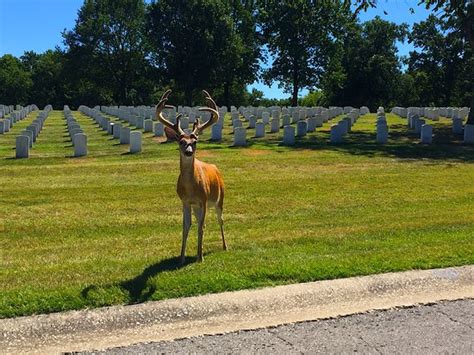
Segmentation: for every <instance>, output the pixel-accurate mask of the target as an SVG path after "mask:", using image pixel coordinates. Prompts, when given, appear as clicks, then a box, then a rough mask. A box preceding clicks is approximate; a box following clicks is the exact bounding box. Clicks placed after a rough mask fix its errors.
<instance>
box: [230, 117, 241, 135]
mask: <svg viewBox="0 0 474 355" xmlns="http://www.w3.org/2000/svg"><path fill="white" fill-rule="evenodd" d="M240 127H242V121H241V120H233V121H232V128H233V132H234V133H235V129H236V128H240Z"/></svg>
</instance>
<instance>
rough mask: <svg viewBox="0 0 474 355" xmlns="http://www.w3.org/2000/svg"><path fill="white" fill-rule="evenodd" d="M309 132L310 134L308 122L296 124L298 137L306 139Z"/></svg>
mask: <svg viewBox="0 0 474 355" xmlns="http://www.w3.org/2000/svg"><path fill="white" fill-rule="evenodd" d="M307 132H308V124H307V123H306V120H301V121H298V123H297V124H296V135H297V136H298V137H304V136H306V133H307Z"/></svg>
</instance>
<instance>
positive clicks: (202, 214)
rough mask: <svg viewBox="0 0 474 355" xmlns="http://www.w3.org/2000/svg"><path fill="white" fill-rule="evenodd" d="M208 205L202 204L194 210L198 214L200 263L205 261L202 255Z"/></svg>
mask: <svg viewBox="0 0 474 355" xmlns="http://www.w3.org/2000/svg"><path fill="white" fill-rule="evenodd" d="M206 207H207V206H206V203H203V204H201V205H200V206H199V207H196V209H195V210H194V212H195V214H196V219H197V221H198V261H199V262H201V261H203V260H204V257H203V253H202V239H203V236H204V221H205V219H206Z"/></svg>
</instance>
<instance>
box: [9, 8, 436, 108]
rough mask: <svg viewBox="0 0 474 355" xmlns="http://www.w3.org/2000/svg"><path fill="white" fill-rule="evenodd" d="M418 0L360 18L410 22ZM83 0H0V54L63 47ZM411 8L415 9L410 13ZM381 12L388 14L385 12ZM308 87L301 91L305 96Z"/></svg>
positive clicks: (275, 93)
mask: <svg viewBox="0 0 474 355" xmlns="http://www.w3.org/2000/svg"><path fill="white" fill-rule="evenodd" d="M418 2H419V0H378V4H377V8H375V9H369V10H368V11H367V12H362V13H361V14H360V16H359V18H360V20H361V21H367V20H370V19H373V18H374V17H375V16H380V17H381V18H382V19H385V20H388V21H392V22H395V23H397V24H400V23H402V22H405V23H408V24H409V25H413V23H416V22H420V21H423V20H424V19H426V18H427V17H428V15H429V13H430V12H429V11H428V10H426V9H425V8H424V7H422V6H418V5H417V4H418ZM82 3H83V0H0V56H2V55H4V54H13V55H14V56H17V57H19V56H21V55H22V54H23V53H24V52H25V51H28V50H33V51H35V52H38V53H42V52H44V51H46V50H48V49H53V48H54V47H56V46H60V47H62V37H61V32H62V31H64V30H65V29H68V30H70V29H72V28H73V27H74V23H75V19H76V17H77V11H78V10H79V8H80V7H81V5H82ZM410 8H413V9H414V10H415V13H414V14H411V13H410ZM384 11H385V12H386V13H387V14H384ZM398 49H399V54H400V55H407V54H408V53H409V51H410V50H413V47H412V46H411V45H410V44H408V43H398ZM252 88H257V89H258V90H261V91H263V92H264V95H265V97H268V98H277V99H281V98H286V97H288V96H289V95H288V94H286V93H284V92H283V91H282V90H281V89H279V88H278V84H276V83H275V84H274V85H272V86H271V87H268V86H266V85H264V84H263V83H254V84H252V85H250V86H249V90H251V89H252ZM306 93H307V90H303V91H301V92H300V95H305V94H306Z"/></svg>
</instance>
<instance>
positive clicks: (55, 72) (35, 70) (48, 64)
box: [20, 49, 67, 108]
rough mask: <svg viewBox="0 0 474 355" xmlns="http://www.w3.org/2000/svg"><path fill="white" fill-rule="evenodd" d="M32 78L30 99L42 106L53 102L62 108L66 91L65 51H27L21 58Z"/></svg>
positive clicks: (55, 105) (56, 106)
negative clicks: (38, 52) (39, 52)
mask: <svg viewBox="0 0 474 355" xmlns="http://www.w3.org/2000/svg"><path fill="white" fill-rule="evenodd" d="M20 59H21V61H22V63H23V65H24V67H25V68H26V69H27V70H28V71H29V73H30V75H31V80H32V87H31V90H30V95H29V101H30V102H34V103H35V104H37V105H38V106H40V107H44V106H46V105H48V104H52V105H53V106H54V107H55V108H62V106H63V105H64V104H65V103H66V102H67V100H66V98H65V93H64V85H65V82H64V59H65V58H64V53H63V52H62V51H60V50H58V49H56V50H54V51H53V50H48V51H46V52H45V53H42V54H37V53H35V52H31V51H30V52H25V53H24V54H23V56H22V57H21V58H20Z"/></svg>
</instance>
